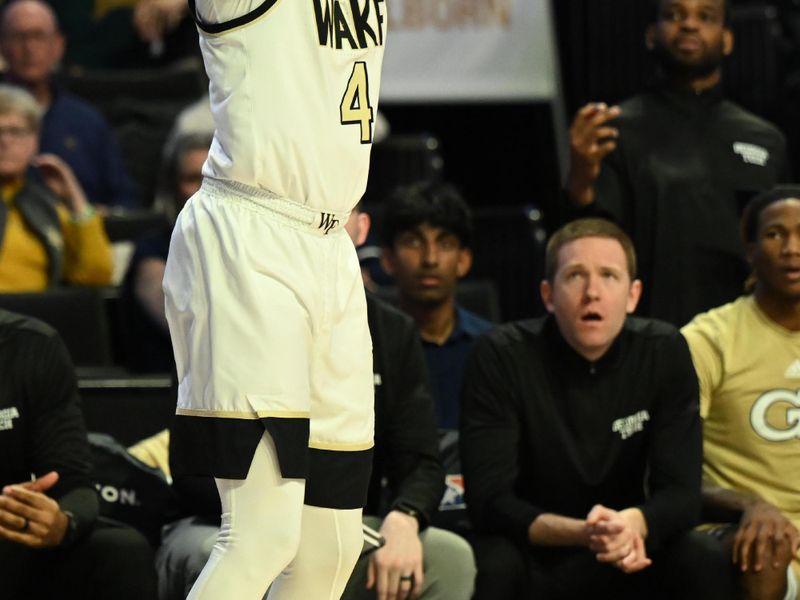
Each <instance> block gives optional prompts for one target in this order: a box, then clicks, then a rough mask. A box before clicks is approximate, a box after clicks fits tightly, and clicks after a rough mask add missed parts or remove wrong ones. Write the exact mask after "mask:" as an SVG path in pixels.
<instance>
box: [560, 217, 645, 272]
mask: <svg viewBox="0 0 800 600" xmlns="http://www.w3.org/2000/svg"><path fill="white" fill-rule="evenodd" d="M586 237H599V238H607V239H611V240H617V241H618V242H619V244H620V246H622V250H623V252H625V262H626V263H627V267H628V275H630V278H631V281H633V280H634V279H636V251H635V250H634V249H633V242H631V238H629V237H628V234H626V233H625V232H624V231H622V229H620V228H619V227H618V226H617V225H615V224H614V223H612V222H611V221H607V220H606V219H600V218H596V217H590V218H587V219H578V220H577V221H571V222H569V223H567V224H566V225H564V226H563V227H562V228H561V229H559V230H558V231H556V232H555V233H554V234H553V235H552V237H551V238H550V240H549V241H548V242H547V248H546V249H545V257H544V264H545V269H544V275H545V279H547V281H549V282H551V283H552V282H553V280H554V279H555V276H556V271H558V252H559V251H560V250H561V248H562V247H563V246H565V245H566V244H568V243H570V242H573V241H575V240H579V239H581V238H586Z"/></svg>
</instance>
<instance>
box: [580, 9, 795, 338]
mask: <svg viewBox="0 0 800 600" xmlns="http://www.w3.org/2000/svg"><path fill="white" fill-rule="evenodd" d="M655 4H656V7H657V12H656V18H655V22H654V23H653V24H652V25H650V26H649V27H648V29H647V32H646V36H645V40H646V44H647V47H648V49H649V50H650V52H651V53H652V54H653V56H654V57H655V59H656V61H657V62H658V64H659V66H660V73H659V77H658V78H657V80H656V82H655V85H653V86H652V87H651V88H649V89H647V90H646V91H644V92H643V93H641V94H638V95H636V96H634V97H633V98H631V99H629V100H627V101H625V102H623V103H622V104H621V105H620V106H613V107H608V106H606V105H605V104H602V103H600V104H589V105H587V106H585V107H583V108H582V109H581V110H580V111H579V112H578V114H577V116H576V117H575V120H574V121H573V123H572V127H571V129H570V143H571V165H570V173H569V177H568V180H567V193H568V195H569V197H570V200H571V202H572V204H573V205H574V206H575V207H577V209H578V213H580V215H581V216H588V215H599V216H605V217H608V218H611V219H613V220H615V221H616V222H617V223H619V224H620V225H621V226H622V227H623V229H625V230H626V231H627V232H628V233H629V234H630V235H631V237H632V238H633V242H634V244H635V246H636V250H637V253H638V255H639V257H640V264H641V271H640V273H641V279H642V282H643V284H644V293H643V296H642V301H641V303H640V312H641V313H643V314H645V315H647V316H653V317H659V318H662V319H665V320H667V321H671V322H672V323H674V324H677V325H682V324H684V323H686V322H687V321H688V320H689V319H691V318H692V317H693V316H694V315H695V314H697V313H698V312H701V311H704V310H708V309H709V308H711V307H713V306H717V305H720V304H724V303H725V302H729V301H731V300H733V299H734V298H735V297H737V296H738V295H739V294H740V293H741V290H742V283H743V281H744V279H745V277H746V275H747V270H746V265H745V262H744V260H743V257H742V253H741V247H740V244H739V239H738V218H739V209H740V206H739V202H738V199H740V198H749V197H750V196H752V194H753V193H754V192H757V191H760V190H762V189H766V188H769V187H771V186H772V185H774V184H775V183H776V182H778V181H781V180H784V181H785V180H787V179H788V173H787V166H786V165H787V160H786V155H785V140H784V137H783V135H782V134H781V132H780V131H778V130H777V129H776V128H775V127H774V126H773V125H771V124H770V123H767V122H766V121H764V120H762V119H760V118H759V117H756V116H755V115H753V114H751V113H749V112H747V111H745V110H744V109H742V108H741V107H739V106H737V105H735V104H733V103H732V102H730V101H728V100H725V99H724V98H723V95H722V89H721V85H720V83H721V82H720V80H721V63H722V60H723V58H724V57H726V56H728V55H729V54H730V53H731V52H732V50H733V33H732V31H731V29H730V26H729V22H728V19H729V17H730V15H729V10H728V6H727V2H726V1H725V0H657V1H656V2H655Z"/></svg>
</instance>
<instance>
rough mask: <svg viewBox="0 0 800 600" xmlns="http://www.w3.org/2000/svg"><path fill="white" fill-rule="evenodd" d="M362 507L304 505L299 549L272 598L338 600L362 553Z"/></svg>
mask: <svg viewBox="0 0 800 600" xmlns="http://www.w3.org/2000/svg"><path fill="white" fill-rule="evenodd" d="M363 544H364V536H363V534H362V530H361V509H360V508H357V509H352V510H335V509H332V508H319V507H317V506H304V507H303V525H302V533H301V537H300V548H299V549H298V551H297V555H296V556H295V558H294V560H293V561H292V563H291V564H290V565H289V566H288V567H287V568H286V570H285V571H284V572H283V573H281V575H280V576H279V577H278V578H277V579H276V580H275V583H274V584H273V585H272V589H270V592H269V596H268V599H269V600H297V599H298V598H313V599H314V600H338V599H339V598H340V597H341V595H342V592H344V588H345V585H347V580H348V579H349V578H350V574H351V573H352V571H353V567H354V566H355V564H356V561H357V560H358V556H359V554H360V553H361V548H362V546H363Z"/></svg>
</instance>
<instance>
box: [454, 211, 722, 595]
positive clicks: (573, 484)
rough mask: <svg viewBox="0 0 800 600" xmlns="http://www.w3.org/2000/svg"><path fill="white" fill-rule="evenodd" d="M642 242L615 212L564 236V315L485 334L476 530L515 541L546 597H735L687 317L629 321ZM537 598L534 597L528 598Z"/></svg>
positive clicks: (560, 297)
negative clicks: (715, 517) (705, 526)
mask: <svg viewBox="0 0 800 600" xmlns="http://www.w3.org/2000/svg"><path fill="white" fill-rule="evenodd" d="M635 277H636V258H635V255H634V251H633V246H632V244H631V241H630V239H629V238H628V237H627V235H625V234H624V233H623V232H622V231H621V230H620V229H619V228H618V227H617V226H616V225H614V224H613V223H610V222H608V221H604V220H602V219H582V220H578V221H574V222H572V223H570V224H568V225H567V226H565V227H564V228H562V229H561V230H560V231H558V232H557V233H556V234H555V235H554V236H553V237H552V239H551V240H550V242H549V244H548V247H547V255H546V280H545V281H543V282H542V284H541V293H542V299H543V300H544V304H545V306H546V307H547V309H548V311H549V312H550V313H551V314H550V315H549V316H547V317H543V318H540V319H534V320H528V321H520V322H516V323H511V324H508V325H505V326H503V327H500V328H498V329H496V330H495V331H494V332H491V333H489V334H488V335H487V336H485V337H484V338H483V339H482V340H480V341H479V342H478V344H477V346H476V348H475V352H474V353H473V355H472V357H471V360H470V362H469V364H468V368H467V369H466V375H465V381H464V403H463V406H462V432H461V444H462V448H461V457H462V462H463V467H464V475H465V480H466V481H465V488H466V493H467V506H468V508H469V510H470V516H471V518H472V521H473V524H474V525H475V526H476V528H478V529H480V530H481V531H483V532H486V533H489V534H500V535H502V536H505V537H506V538H507V539H508V540H510V541H511V542H513V543H515V544H516V545H517V547H518V549H519V553H520V554H521V555H522V556H523V560H524V561H525V563H526V564H527V566H528V573H529V574H530V585H531V587H532V589H531V590H530V591H529V592H528V593H530V594H532V597H537V598H539V597H541V598H553V599H555V598H565V599H566V598H581V597H593V598H597V597H601V598H605V597H606V596H604V595H603V594H607V593H608V594H611V595H610V596H608V597H609V598H610V597H613V598H629V597H630V598H660V597H662V596H660V595H659V594H665V596H663V597H665V598H683V599H692V598H697V599H701V598H702V599H703V600H709V599H713V598H729V597H730V589H729V587H728V586H730V581H729V577H730V576H729V571H730V569H729V568H726V567H727V565H728V559H726V558H725V557H724V556H723V555H722V553H721V552H719V550H718V548H715V547H714V546H713V544H710V543H709V542H708V540H707V539H704V536H702V535H700V534H694V533H689V531H690V529H691V528H692V526H693V525H694V524H695V523H696V522H697V520H698V518H699V511H700V465H701V456H702V447H701V428H700V418H699V413H698V388H697V379H696V377H695V375H694V371H693V367H692V362H691V357H690V355H689V350H688V348H687V345H686V342H685V341H684V339H683V338H682V337H681V335H680V333H679V332H678V331H677V329H675V328H674V327H672V326H670V325H667V324H665V323H661V322H658V321H653V320H646V319H640V318H635V317H628V316H627V315H628V314H629V313H631V312H633V310H634V309H635V308H636V303H637V302H638V300H639V297H640V294H641V289H642V286H641V282H640V281H638V280H636V278H635ZM529 597H531V596H529Z"/></svg>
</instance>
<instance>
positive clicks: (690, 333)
mask: <svg viewBox="0 0 800 600" xmlns="http://www.w3.org/2000/svg"><path fill="white" fill-rule="evenodd" d="M681 332H682V333H683V335H684V336H685V337H686V340H687V342H688V343H689V349H690V350H691V353H692V360H693V362H694V366H695V369H696V370H697V377H698V380H699V383H700V414H701V416H702V417H703V452H704V457H703V476H704V478H705V479H706V480H708V481H710V482H711V483H714V484H716V485H719V486H721V487H724V488H730V489H736V490H741V491H744V492H749V493H752V494H755V495H757V496H759V497H761V498H763V499H764V500H766V501H767V502H769V503H771V504H774V505H775V506H777V507H778V508H779V509H780V510H781V511H782V512H783V513H784V514H785V515H786V517H787V518H789V519H790V520H791V521H792V522H793V523H794V524H795V526H796V527H798V528H800V332H792V331H789V330H787V329H784V328H783V327H781V326H779V325H778V324H777V323H775V322H774V321H772V320H770V319H769V318H768V317H767V316H766V315H765V314H764V313H763V312H762V311H761V310H760V309H759V307H758V305H757V304H756V302H755V299H754V298H753V297H752V296H744V297H742V298H739V299H738V300H736V301H735V302H732V303H730V304H726V305H724V306H721V307H719V308H716V309H714V310H711V311H709V312H707V313H703V314H700V315H698V316H696V317H695V318H694V319H693V320H692V322H691V323H689V324H688V325H686V326H685V327H684V328H683V329H682V330H681ZM792 566H793V568H794V570H795V573H797V574H798V576H800V563H798V561H797V559H795V561H794V563H793V565H792Z"/></svg>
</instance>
